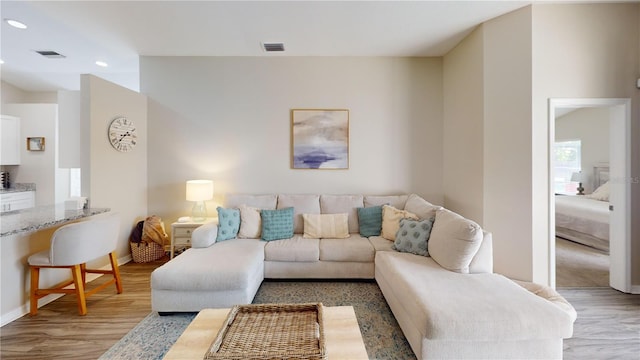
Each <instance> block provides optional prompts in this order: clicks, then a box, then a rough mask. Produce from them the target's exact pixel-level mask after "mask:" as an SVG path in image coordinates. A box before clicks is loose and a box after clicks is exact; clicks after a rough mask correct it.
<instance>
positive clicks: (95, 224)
mask: <svg viewBox="0 0 640 360" xmlns="http://www.w3.org/2000/svg"><path fill="white" fill-rule="evenodd" d="M119 230H120V217H119V216H118V214H115V213H109V214H104V215H99V216H96V217H94V218H91V219H89V220H86V221H81V222H77V223H73V224H68V225H64V226H61V227H60V228H59V229H57V230H56V231H55V232H54V233H53V235H52V236H51V247H50V248H49V249H48V250H44V251H41V252H39V253H36V254H33V255H31V256H29V259H28V260H27V261H28V263H29V268H30V270H31V290H30V306H31V308H30V314H31V315H35V314H37V312H38V299H40V298H42V297H44V296H46V295H49V294H58V293H61V294H73V293H75V294H76V295H77V296H78V310H79V312H80V315H86V314H87V304H86V300H85V299H86V297H88V296H90V295H92V294H94V293H96V292H98V291H100V290H102V289H104V288H106V287H107V286H109V285H111V284H114V283H115V285H116V291H117V293H118V294H120V293H122V281H121V280H120V272H119V270H118V261H117V258H116V254H115V249H116V244H117V242H118V234H119ZM101 256H109V260H110V262H111V270H98V269H87V265H86V263H87V262H89V261H91V260H94V259H97V258H99V257H101ZM42 268H69V269H71V273H72V275H73V279H72V280H69V281H66V282H63V283H61V284H58V285H55V286H54V287H53V288H48V289H40V288H39V277H40V269H42ZM87 273H96V274H112V275H113V279H111V280H109V281H107V282H106V283H104V284H102V285H100V286H97V287H96V288H93V289H91V290H86V274H87ZM71 284H74V288H73V289H65V287H67V286H69V285H71Z"/></svg>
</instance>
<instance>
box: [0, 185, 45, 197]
mask: <svg viewBox="0 0 640 360" xmlns="http://www.w3.org/2000/svg"><path fill="white" fill-rule="evenodd" d="M21 191H36V184H35V183H17V184H11V187H9V188H6V189H0V194H6V193H12V192H21Z"/></svg>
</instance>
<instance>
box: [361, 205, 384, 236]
mask: <svg viewBox="0 0 640 360" xmlns="http://www.w3.org/2000/svg"><path fill="white" fill-rule="evenodd" d="M358 223H359V225H360V235H361V236H364V237H369V236H380V232H381V231H382V206H371V207H363V208H358Z"/></svg>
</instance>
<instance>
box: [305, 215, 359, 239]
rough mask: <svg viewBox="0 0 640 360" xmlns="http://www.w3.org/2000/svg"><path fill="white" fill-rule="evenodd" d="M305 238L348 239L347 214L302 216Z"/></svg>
mask: <svg viewBox="0 0 640 360" xmlns="http://www.w3.org/2000/svg"><path fill="white" fill-rule="evenodd" d="M302 219H303V220H304V235H303V237H305V238H311V239H321V238H325V239H345V238H348V237H349V214H347V213H344V214H302Z"/></svg>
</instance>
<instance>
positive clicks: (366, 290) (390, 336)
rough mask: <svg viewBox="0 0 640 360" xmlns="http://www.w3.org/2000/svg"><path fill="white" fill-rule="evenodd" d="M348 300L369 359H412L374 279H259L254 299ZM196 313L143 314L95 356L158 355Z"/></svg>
mask: <svg viewBox="0 0 640 360" xmlns="http://www.w3.org/2000/svg"><path fill="white" fill-rule="evenodd" d="M307 302H322V303H323V304H324V305H325V306H353V308H354V310H355V313H356V317H357V319H358V324H359V325H360V332H362V338H363V340H364V345H365V347H366V349H367V354H368V355H369V358H370V359H415V358H416V357H415V355H414V354H413V352H412V351H411V348H410V346H409V343H408V342H407V340H406V339H405V337H404V335H403V334H402V330H401V329H400V327H399V326H398V323H397V322H396V320H395V318H394V317H393V314H392V313H391V309H389V306H388V305H387V302H386V301H385V300H384V297H383V296H382V292H381V291H380V288H378V285H377V284H376V283H375V282H372V281H371V282H368V281H362V282H353V281H349V282H346V281H345V282H335V281H264V282H263V283H262V285H261V286H260V289H259V290H258V293H257V294H256V297H255V299H254V301H253V303H254V304H266V303H307ZM195 315H196V314H176V315H169V316H159V315H158V314H157V313H151V314H149V315H148V316H147V317H146V318H145V319H143V320H142V321H141V322H140V323H139V324H138V325H136V327H134V328H133V329H132V330H131V331H130V332H129V333H128V334H127V335H125V336H124V337H123V338H122V339H120V341H118V342H117V343H116V344H115V345H114V346H112V347H111V349H109V350H108V351H107V352H106V353H104V354H103V355H102V356H101V357H100V359H104V360H106V359H127V360H128V359H131V360H135V359H162V358H163V357H164V354H166V353H167V351H169V349H170V348H171V346H172V345H173V344H174V343H175V342H176V340H177V339H178V337H179V336H180V334H182V332H183V331H184V329H186V328H187V326H188V325H189V323H190V322H191V321H192V320H193V318H194V317H195Z"/></svg>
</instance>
